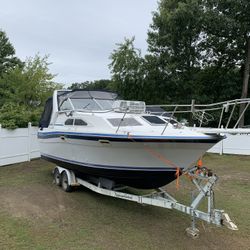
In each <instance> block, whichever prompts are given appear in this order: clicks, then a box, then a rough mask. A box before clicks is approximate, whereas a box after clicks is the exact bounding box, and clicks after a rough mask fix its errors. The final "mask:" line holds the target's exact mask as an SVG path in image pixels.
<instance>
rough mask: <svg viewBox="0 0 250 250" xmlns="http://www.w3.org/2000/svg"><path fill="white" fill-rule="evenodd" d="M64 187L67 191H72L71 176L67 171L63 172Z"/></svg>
mask: <svg viewBox="0 0 250 250" xmlns="http://www.w3.org/2000/svg"><path fill="white" fill-rule="evenodd" d="M62 189H63V190H64V191H65V192H71V191H72V187H71V186H70V185H69V178H68V175H67V173H66V172H65V171H63V172H62Z"/></svg>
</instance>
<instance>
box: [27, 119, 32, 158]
mask: <svg viewBox="0 0 250 250" xmlns="http://www.w3.org/2000/svg"><path fill="white" fill-rule="evenodd" d="M31 137H32V134H31V122H29V123H28V161H30V158H31Z"/></svg>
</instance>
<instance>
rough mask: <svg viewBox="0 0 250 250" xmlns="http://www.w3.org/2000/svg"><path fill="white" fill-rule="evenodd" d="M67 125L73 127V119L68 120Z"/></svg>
mask: <svg viewBox="0 0 250 250" xmlns="http://www.w3.org/2000/svg"><path fill="white" fill-rule="evenodd" d="M64 124H65V125H73V119H68V120H66V121H65V123H64Z"/></svg>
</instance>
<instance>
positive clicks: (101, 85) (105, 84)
mask: <svg viewBox="0 0 250 250" xmlns="http://www.w3.org/2000/svg"><path fill="white" fill-rule="evenodd" d="M68 89H85V90H114V89H115V87H114V84H113V82H112V81H111V80H107V79H101V80H95V81H93V82H91V81H86V82H81V83H77V82H75V83H72V84H71V85H70V87H69V88H68Z"/></svg>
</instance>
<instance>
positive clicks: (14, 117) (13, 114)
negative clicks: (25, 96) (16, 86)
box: [0, 102, 41, 129]
mask: <svg viewBox="0 0 250 250" xmlns="http://www.w3.org/2000/svg"><path fill="white" fill-rule="evenodd" d="M40 115H41V108H36V109H27V106H25V105H17V104H16V103H14V102H10V103H6V104H4V105H3V106H2V107H1V108H0V121H1V125H2V127H3V128H8V129H15V128H23V127H27V124H28V122H31V123H32V125H34V126H37V125H38V121H39V118H40Z"/></svg>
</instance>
